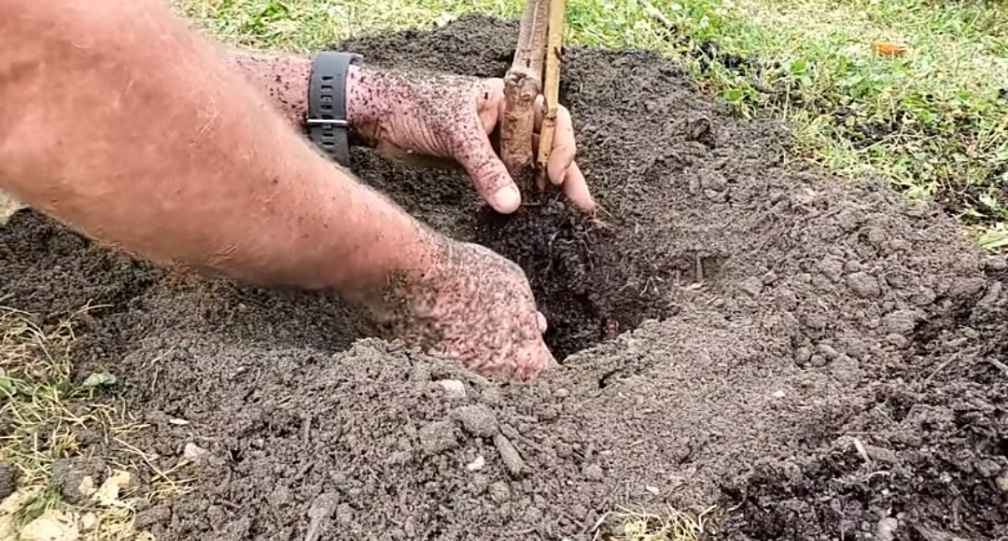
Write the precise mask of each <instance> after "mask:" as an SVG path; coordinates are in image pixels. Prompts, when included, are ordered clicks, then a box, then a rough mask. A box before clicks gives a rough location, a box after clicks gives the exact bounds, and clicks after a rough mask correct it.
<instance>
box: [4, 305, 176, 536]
mask: <svg viewBox="0 0 1008 541" xmlns="http://www.w3.org/2000/svg"><path fill="white" fill-rule="evenodd" d="M88 309H90V308H88ZM88 309H82V310H81V311H79V312H78V313H75V314H71V315H69V316H67V317H66V318H64V319H62V320H60V321H57V322H54V323H41V322H40V321H39V318H37V317H35V316H33V315H32V314H28V313H25V312H21V311H19V310H14V309H11V308H6V307H3V306H0V420H2V422H0V462H2V463H4V464H7V465H9V466H11V467H13V468H14V470H15V474H16V477H17V488H18V491H17V493H16V494H15V495H14V496H12V497H11V499H10V500H5V502H7V503H6V504H5V506H4V508H0V539H8V538H12V537H10V536H12V535H14V534H16V533H17V532H18V531H20V530H21V529H22V528H30V527H33V526H32V525H33V524H34V526H38V524H39V522H43V521H44V519H45V518H46V517H48V518H52V519H53V520H56V521H57V522H58V523H60V524H66V525H74V527H77V528H79V529H81V533H82V537H81V539H89V540H97V541H112V540H120V539H140V538H139V537H137V532H136V531H134V530H133V526H132V524H133V509H132V506H130V505H128V504H126V503H125V502H118V501H117V502H116V505H107V504H105V503H103V502H100V501H99V502H90V501H89V502H84V503H81V504H79V505H69V504H67V503H66V502H64V501H62V497H61V493H60V489H59V488H58V487H56V486H54V484H53V483H52V467H53V464H54V462H56V461H57V460H60V459H64V458H70V457H75V456H80V455H81V454H82V453H85V452H87V453H90V452H92V451H93V449H85V448H84V447H83V446H82V444H81V441H80V439H79V434H81V433H83V432H90V433H92V434H97V435H99V437H100V438H102V441H105V442H116V443H117V444H118V445H111V446H110V448H115V453H114V454H113V455H109V456H106V457H104V458H106V459H107V460H109V461H110V464H115V466H116V469H117V470H124V471H127V472H128V471H130V470H136V467H135V463H136V460H133V456H134V455H135V454H136V451H135V448H133V447H132V446H130V445H129V444H128V443H126V440H128V439H130V435H131V434H133V433H135V432H136V431H139V430H142V429H143V428H145V425H142V424H141V423H138V422H136V421H135V420H133V419H132V418H131V417H130V416H129V415H128V414H127V413H126V412H125V411H124V409H123V408H122V407H121V404H117V403H114V402H112V401H110V400H109V398H108V396H107V395H106V393H104V392H102V391H101V390H100V389H99V388H100V387H102V386H103V385H105V384H107V383H108V382H109V381H110V378H109V376H107V375H103V374H99V375H97V376H98V377H96V376H92V377H91V378H88V379H86V380H85V381H84V382H82V383H75V382H74V380H73V378H72V376H71V362H70V348H71V347H72V345H73V343H74V342H75V340H76V334H75V333H74V324H75V322H76V320H77V318H79V317H80V316H82V315H83V314H84V313H85V312H86V311H87V310H88ZM98 482H100V480H99V481H98ZM96 488H97V487H96ZM176 493H179V491H178V490H176V486H175V484H174V482H173V481H171V480H168V481H166V482H165V483H157V482H156V483H153V484H152V486H151V487H148V493H147V494H145V496H146V497H147V498H148V499H149V500H154V499H156V498H160V497H165V496H170V495H173V494H176Z"/></svg>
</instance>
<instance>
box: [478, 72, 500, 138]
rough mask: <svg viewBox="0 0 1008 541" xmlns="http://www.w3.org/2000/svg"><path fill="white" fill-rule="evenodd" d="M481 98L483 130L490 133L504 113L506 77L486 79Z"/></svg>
mask: <svg viewBox="0 0 1008 541" xmlns="http://www.w3.org/2000/svg"><path fill="white" fill-rule="evenodd" d="M481 91H482V94H481V95H480V99H479V117H480V123H481V124H483V131H485V132H486V133H487V135H490V134H491V133H493V131H494V127H496V126H497V122H499V120H500V118H501V114H503V110H502V107H503V106H504V79H484V80H483V82H482V89H481Z"/></svg>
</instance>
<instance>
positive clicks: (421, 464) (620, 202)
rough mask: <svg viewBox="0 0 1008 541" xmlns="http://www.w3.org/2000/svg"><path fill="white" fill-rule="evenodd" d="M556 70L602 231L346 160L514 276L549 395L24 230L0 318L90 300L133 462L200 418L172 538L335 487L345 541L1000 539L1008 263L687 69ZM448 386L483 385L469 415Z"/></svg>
mask: <svg viewBox="0 0 1008 541" xmlns="http://www.w3.org/2000/svg"><path fill="white" fill-rule="evenodd" d="M514 41H515V26H514V25H511V24H506V23H501V22H499V21H494V20H491V19H485V18H471V17H470V18H463V19H460V20H458V21H456V22H455V23H453V24H451V25H448V26H446V27H444V28H441V29H438V30H437V31H434V32H430V33H425V32H405V33H401V34H395V35H391V36H378V37H373V38H366V39H362V40H359V41H355V42H353V43H350V44H346V45H344V46H341V47H344V48H346V49H349V50H355V51H359V52H362V53H364V54H365V56H366V57H367V58H368V60H369V62H374V63H377V64H380V65H385V66H391V67H396V68H400V69H420V68H426V69H440V70H447V71H453V72H460V73H469V74H473V75H479V76H501V75H502V74H503V73H504V72H505V71H506V70H507V68H508V65H509V60H510V58H511V55H512V53H513V46H514ZM564 73H565V75H564V81H563V83H562V85H561V101H562V102H563V103H564V104H565V105H567V106H568V108H570V109H571V111H572V114H573V117H574V119H575V121H576V124H577V126H576V128H577V138H578V142H579V149H580V156H579V164H580V165H581V167H582V169H583V170H584V171H585V174H586V175H587V177H588V179H589V182H590V184H591V186H592V188H593V190H594V194H595V195H596V196H597V198H598V200H599V201H600V203H601V204H602V205H603V207H604V208H606V209H607V211H608V212H609V215H607V216H604V219H605V223H604V224H603V223H596V222H592V221H590V220H585V219H583V218H582V217H580V216H579V215H578V214H577V213H573V212H571V211H570V209H568V208H567V206H566V205H565V204H564V203H563V202H562V201H560V200H559V199H556V200H553V199H550V198H547V199H546V200H545V201H544V202H543V203H542V204H541V205H539V206H538V207H529V208H526V209H523V211H522V212H524V213H525V214H524V218H523V217H521V216H516V217H514V218H512V219H510V220H506V221H501V222H493V221H489V220H488V219H487V218H486V217H485V216H484V215H483V214H481V213H480V212H478V209H479V208H480V202H479V198H478V196H477V195H475V194H474V193H473V191H472V190H471V187H470V186H469V183H468V180H467V179H465V178H464V177H463V176H461V175H459V174H457V173H455V172H439V171H429V170H415V169H410V168H407V167H404V166H402V165H400V164H393V163H389V162H386V161H384V160H382V159H381V158H379V157H377V156H375V155H374V154H372V153H370V152H368V151H365V150H357V151H355V154H354V160H355V161H354V169H355V171H357V172H359V174H360V175H361V176H362V177H363V179H364V180H365V181H366V182H368V183H369V184H371V185H373V186H375V187H377V188H379V189H381V190H382V191H385V192H387V193H388V194H390V196H391V197H392V198H393V199H395V200H396V201H398V202H399V203H401V204H402V205H404V206H406V207H407V208H408V209H409V210H410V212H412V213H414V214H415V215H417V216H419V217H420V218H421V219H423V220H425V221H426V222H428V223H431V224H433V226H434V227H436V228H438V229H439V230H441V231H444V232H446V233H449V234H452V235H454V236H455V237H457V238H460V239H465V240H480V239H482V240H485V241H486V242H487V243H488V244H492V245H493V246H494V247H495V248H497V249H499V250H501V251H502V252H503V253H504V254H505V255H507V256H508V257H511V258H513V259H515V260H517V261H518V262H519V263H520V264H521V265H522V267H523V268H524V269H525V271H526V273H527V274H528V275H529V277H530V281H531V282H532V284H533V287H534V288H536V293H537V300H538V302H539V303H540V308H541V309H542V310H543V311H544V312H546V314H547V316H548V317H549V318H550V325H551V329H552V330H551V331H550V335H549V336H548V337H547V338H548V340H549V341H550V343H551V344H552V345H553V347H554V348H555V350H558V351H563V352H564V354H569V355H566V360H565V363H564V365H563V366H562V367H560V368H558V369H556V370H554V371H552V372H551V373H549V374H547V375H545V376H544V378H543V379H542V380H541V381H539V382H538V383H536V384H533V385H521V386H515V385H497V384H493V383H487V382H486V381H485V380H483V379H482V378H477V377H475V376H472V375H470V374H467V373H465V372H464V371H462V370H460V369H458V367H456V366H454V365H452V364H451V363H445V362H442V361H438V360H435V359H431V358H429V357H426V356H423V355H418V354H416V353H414V352H410V351H408V350H406V349H404V348H402V346H401V345H399V344H389V343H386V342H383V341H378V340H371V339H365V340H360V341H357V340H356V337H358V336H360V332H361V331H362V330H363V329H364V327H363V326H361V325H360V322H359V321H358V319H357V316H356V315H355V314H354V313H352V312H350V311H348V310H347V309H346V307H345V306H344V305H342V304H340V303H339V302H338V301H336V300H334V299H332V298H327V297H325V296H320V295H302V294H294V293H287V292H276V291H266V290H261V289H256V288H247V287H237V286H234V285H232V284H229V283H225V282H216V281H205V280H201V279H197V278H194V277H190V276H185V275H180V274H174V273H169V272H165V271H162V270H157V269H154V268H152V267H150V266H148V265H145V264H142V263H138V262H136V261H134V260H132V259H130V258H128V257H126V256H123V255H121V254H117V253H115V252H112V251H109V250H106V249H103V248H100V247H97V246H95V245H93V244H91V243H89V242H87V241H86V240H84V239H82V238H80V237H79V236H77V235H74V234H72V233H69V232H67V231H66V229H64V228H62V227H59V226H57V225H55V224H53V223H52V222H50V221H48V220H46V219H44V218H41V217H40V216H38V215H36V214H33V213H31V212H20V213H18V214H16V215H14V217H13V219H12V221H11V222H10V223H9V224H8V225H7V226H3V227H0V266H2V268H3V269H4V272H5V278H6V279H5V280H3V281H0V298H3V299H5V300H4V304H7V305H10V306H11V307H13V308H18V309H22V310H25V311H28V312H31V313H37V314H43V315H45V316H46V317H49V318H52V320H59V319H60V314H63V315H65V314H67V313H70V312H73V311H76V310H77V309H79V308H80V307H81V306H84V305H86V304H88V303H89V302H90V303H91V305H92V306H94V307H96V308H94V309H92V310H90V311H89V312H88V314H89V318H88V319H87V321H84V322H82V324H81V325H80V326H79V328H75V332H76V333H77V335H78V341H77V343H76V345H75V349H74V351H73V357H74V361H75V363H76V365H77V370H78V371H79V376H80V379H83V378H84V377H86V376H87V375H88V374H92V373H102V372H109V373H114V374H116V376H117V377H118V378H119V382H120V384H119V385H118V386H117V388H116V389H118V390H117V391H116V392H119V393H122V399H123V400H125V404H126V406H127V407H128V408H129V409H130V411H131V412H133V413H134V414H135V415H136V416H137V418H139V419H147V420H151V421H150V423H149V424H150V428H148V429H145V430H144V431H138V432H136V433H135V434H133V435H132V437H131V443H132V444H133V445H135V446H137V447H138V449H140V450H143V451H144V452H146V453H148V455H147V456H148V457H150V458H151V460H152V463H153V464H154V465H155V466H157V467H158V468H159V469H161V470H162V471H168V470H169V469H171V468H172V467H174V466H176V465H177V459H178V456H177V455H178V450H179V449H181V448H182V447H183V446H184V444H185V443H186V442H188V441H193V427H198V428H199V435H200V437H201V438H200V439H199V440H198V442H199V444H200V445H205V446H206V448H207V450H208V451H210V453H211V454H212V456H213V457H215V460H219V461H220V463H219V464H218V463H216V462H215V463H214V464H213V467H201V468H200V467H194V468H192V469H191V470H187V471H186V472H185V473H186V476H187V477H194V478H195V479H196V481H194V483H193V484H192V486H191V487H189V488H190V489H191V490H190V492H188V493H187V494H186V495H185V496H184V497H180V498H177V499H175V500H172V501H170V502H169V503H168V504H167V505H169V506H170V507H171V511H172V514H171V520H170V521H165V522H161V523H157V524H153V525H152V526H151V533H152V534H154V535H155V536H156V537H157V539H159V540H162V541H174V540H182V539H208V538H214V539H218V538H230V539H256V538H260V539H277V538H281V539H304V537H305V535H306V534H307V533H308V532H307V529H308V527H309V524H308V522H309V521H308V520H307V519H306V517H307V512H308V510H309V509H310V508H311V506H312V502H313V501H314V499H315V498H316V496H317V495H319V494H323V493H336V494H339V496H340V498H341V500H340V501H341V503H340V505H339V506H338V507H337V510H336V512H335V513H334V514H333V515H332V516H330V517H329V518H327V519H323V520H322V522H323V523H324V524H325V526H326V530H325V532H326V534H324V535H331V534H334V532H338V535H339V537H341V538H355V539H357V538H368V537H369V536H373V535H374V532H388V536H389V537H390V538H391V537H394V536H399V537H400V538H404V539H417V538H421V539H422V538H439V539H475V538H485V535H484V534H485V532H502V533H501V537H504V536H505V535H508V533H509V532H510V533H513V535H512V537H514V538H530V537H531V538H535V537H536V536H539V537H540V538H544V539H562V538H564V537H568V538H571V539H592V538H594V537H595V536H596V535H598V536H599V537H600V538H605V536H606V535H609V534H611V533H613V532H616V531H622V530H619V526H620V525H619V524H615V523H613V522H612V521H613V520H618V517H619V515H618V514H616V513H610V514H608V515H607V514H606V513H607V512H609V511H616V510H619V509H642V510H644V511H647V512H649V513H653V514H660V513H663V512H666V511H667V509H668V508H669V506H671V507H672V508H675V509H691V508H696V509H707V508H708V507H709V506H711V505H717V507H718V509H717V511H716V512H714V513H711V515H710V516H719V517H721V524H720V528H719V532H721V534H722V535H721V536H722V537H723V538H726V539H733V540H736V539H737V540H756V539H759V540H769V539H801V540H805V539H837V538H840V537H841V536H843V538H844V539H847V540H868V539H869V538H871V539H876V538H877V537H876V536H879V535H881V534H882V533H884V531H885V528H886V527H883V528H882V530H880V524H883V525H891V521H886V519H889V518H896V519H897V521H898V525H897V527H896V529H895V530H893V531H892V535H893V538H894V539H895V540H899V541H905V540H920V539H927V537H926V536H928V535H932V536H934V535H942V536H945V537H940V538H941V539H952V538H956V537H958V538H962V539H970V540H973V541H982V540H991V541H993V540H994V539H997V536H998V535H1003V532H1005V531H1008V511H1006V509H1008V493H1006V492H1005V489H1004V487H1005V485H1006V483H1005V482H1004V478H1005V473H1004V472H1005V471H1008V456H1006V444H1005V442H1008V405H1006V397H1008V377H1006V371H1008V368H1006V367H1005V364H1006V362H1005V359H1006V358H1008V350H1006V346H1005V344H1008V294H1006V292H1005V289H1004V287H1003V284H1004V283H1006V282H1008V265H1006V264H1003V262H999V261H997V260H991V259H989V258H987V257H982V256H981V255H980V254H978V253H977V252H976V251H975V249H974V248H973V247H972V246H970V245H969V244H968V242H967V241H966V240H965V239H963V238H962V235H961V232H960V230H959V229H958V226H957V225H956V224H955V223H954V222H953V221H952V220H950V219H948V218H946V217H945V216H943V214H942V212H941V211H940V209H936V208H930V207H910V206H908V205H906V204H905V203H904V202H903V200H902V199H901V198H900V197H899V196H897V195H896V194H894V193H893V192H892V191H891V190H889V189H888V188H886V187H885V186H882V185H879V184H877V183H875V182H873V181H872V180H871V179H862V181H859V182H844V181H841V180H838V179H835V178H832V177H829V176H827V175H824V174H823V173H822V172H821V171H818V170H816V169H815V168H812V167H810V166H808V165H804V164H803V163H802V162H801V161H799V160H796V159H794V158H793V152H794V151H793V150H792V149H791V148H790V147H789V145H788V144H787V141H788V134H787V132H786V131H785V130H783V129H782V128H781V127H780V126H777V125H775V124H769V123H765V122H760V121H755V122H744V121H741V120H738V119H736V118H733V117H732V116H730V115H729V114H727V113H726V112H725V111H723V110H722V109H721V108H720V107H719V106H718V105H717V104H716V103H714V102H713V101H712V99H711V98H709V97H707V96H706V95H704V94H703V93H701V92H699V91H697V90H696V88H695V87H694V85H693V84H692V83H691V82H690V81H689V80H688V78H686V77H685V75H684V74H683V73H682V71H681V70H680V69H679V68H678V66H676V65H675V64H674V63H672V62H670V61H668V60H666V59H662V58H659V57H657V56H655V55H652V54H648V53H638V52H611V51H594V50H584V49H571V50H569V51H567V54H566V56H565V72H564ZM699 118H704V119H706V121H707V125H708V127H709V129H702V130H701V129H699V128H698V127H697V126H698V122H697V120H696V119H699ZM701 124H702V123H701ZM698 134H700V136H701V137H700V139H701V140H698V137H697V135H698ZM519 233H521V234H519ZM858 273H862V274H863V275H864V276H869V277H872V278H874V280H875V284H876V285H877V287H878V292H877V294H876V293H875V289H874V286H871V285H869V286H866V287H864V288H863V290H864V291H865V292H866V293H868V295H866V296H863V295H862V294H860V293H858V291H856V290H855V289H854V287H852V284H855V285H857V284H861V283H862V282H864V281H863V280H862V279H861V276H860V275H857V274H858ZM852 275H857V276H854V277H853V278H851V276H852ZM865 283H866V282H865ZM858 287H861V286H858ZM99 306H100V307H101V308H97V307H99ZM559 356H564V355H558V357H559ZM441 380H456V381H458V382H460V383H461V384H462V385H463V387H464V388H465V389H467V390H468V392H467V393H466V395H465V396H464V397H460V398H458V399H454V400H447V399H446V397H445V395H446V393H445V392H444V389H442V388H440V387H439V386H437V385H434V384H432V383H431V382H434V381H441ZM96 392H97V393H111V392H113V391H112V390H106V389H104V388H99V390H97V391H96ZM119 404H120V402H118V401H117V402H116V405H117V407H118V405H119ZM466 406H482V407H485V408H487V409H489V410H490V411H491V412H493V415H494V416H495V417H496V420H497V425H498V427H499V433H500V434H501V435H503V436H504V437H506V438H507V440H508V441H509V442H510V443H511V444H513V446H514V447H515V448H516V452H520V459H521V461H522V462H523V463H524V468H523V471H524V472H525V473H524V475H523V476H522V477H521V478H520V479H514V478H513V477H512V472H511V470H510V469H509V466H508V465H507V463H506V462H505V461H504V460H502V459H499V458H498V457H499V456H500V451H499V449H498V447H497V445H495V444H494V442H493V441H492V440H490V439H486V438H483V437H477V436H474V435H472V434H470V433H469V432H468V431H467V430H464V429H463V426H462V425H461V423H462V422H461V421H456V420H455V418H454V417H453V414H452V412H453V411H454V410H456V409H457V408H460V407H466ZM156 412H161V414H160V415H157V414H156ZM306 414H310V415H311V422H310V438H308V439H307V441H306V440H305V438H304V436H303V427H304V420H305V415H306ZM171 418H178V419H186V420H187V421H190V422H191V425H189V426H175V425H172V424H170V423H169V422H168V419H171ZM157 419H164V420H163V422H162V421H157ZM432 425H433V426H435V427H436V428H435V429H432V428H429V427H430V426H432ZM449 427H450V428H449ZM421 432H423V434H422V435H421ZM445 434H454V443H453V444H446V443H444V442H450V441H451V439H452V438H451V437H442V436H444V435H445ZM852 438H855V439H857V441H858V442H860V444H861V447H862V448H863V449H864V455H866V456H867V457H868V460H865V459H864V457H863V456H862V453H861V452H859V451H858V449H857V448H856V446H853V445H852V444H851V442H852ZM424 441H426V442H427V444H426V445H424V444H423V443H422V442H424ZM82 446H83V447H82V449H81V452H82V453H86V454H90V455H94V456H102V453H103V452H104V449H105V448H104V447H103V442H102V439H101V438H91V439H88V440H87V442H86V443H82ZM478 456H483V457H484V458H485V464H484V466H483V468H482V469H480V470H479V471H476V472H472V471H468V470H467V469H466V467H465V466H466V465H467V464H469V463H472V461H473V459H474V458H476V457H478ZM110 463H111V462H110ZM593 465H597V466H598V467H599V468H601V470H602V472H603V476H602V478H601V479H600V480H595V479H596V478H597V475H596V474H597V473H598V472H597V471H596V470H595V469H594V467H592V466H593ZM589 468H591V469H590V470H589ZM190 474H191V475H190ZM143 477H144V478H143V479H141V482H145V483H152V482H154V481H155V480H156V479H158V478H157V476H156V474H155V473H154V472H153V471H147V472H145V473H143ZM96 481H99V482H100V481H101V479H97V478H96ZM278 485H283V486H284V487H286V490H287V493H286V494H285V495H284V497H283V498H276V497H275V495H276V494H278ZM281 492H283V491H281ZM271 502H282V503H277V504H276V505H274V503H271ZM648 516H651V515H648ZM921 532H924V533H921ZM481 536H482V537H481ZM949 536H951V537H949Z"/></svg>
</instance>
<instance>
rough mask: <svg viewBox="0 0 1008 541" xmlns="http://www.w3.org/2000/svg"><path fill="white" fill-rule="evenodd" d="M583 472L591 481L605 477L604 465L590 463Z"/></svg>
mask: <svg viewBox="0 0 1008 541" xmlns="http://www.w3.org/2000/svg"><path fill="white" fill-rule="evenodd" d="M583 473H584V476H585V479H588V480H589V481H601V480H602V478H603V477H604V473H603V472H602V466H599V465H598V464H589V465H587V466H585V468H584V472H583Z"/></svg>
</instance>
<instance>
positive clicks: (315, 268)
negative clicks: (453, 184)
mask: <svg viewBox="0 0 1008 541" xmlns="http://www.w3.org/2000/svg"><path fill="white" fill-rule="evenodd" d="M0 12H3V13H5V14H7V13H10V14H12V16H5V17H0V51H2V52H0V100H2V103H4V107H2V108H0V183H2V184H3V186H4V187H6V188H7V189H10V190H12V191H13V192H15V193H16V194H18V195H19V196H20V197H22V198H23V199H25V200H27V201H28V202H30V203H31V204H32V205H33V206H35V207H36V208H39V209H41V210H43V211H45V212H47V213H50V214H52V215H54V216H56V217H58V218H60V219H62V220H64V221H67V222H69V223H71V224H73V225H75V226H76V227H77V228H79V229H81V230H83V231H85V232H87V233H89V234H90V235H92V236H94V237H97V238H99V239H102V240H105V241H108V242H112V243H115V244H118V245H120V246H122V247H123V248H126V249H128V250H131V251H134V252H138V253H140V254H142V255H144V256H147V257H150V258H152V259H154V260H156V261H159V262H165V263H167V262H171V263H179V264H184V265H188V266H193V267H198V268H204V269H209V270H213V271H217V272H221V273H225V274H228V275H230V276H233V277H236V278H240V279H244V280H248V281H253V282H259V283H276V284H289V285H297V286H304V287H328V286H333V287H337V288H341V289H344V290H346V289H348V288H354V287H364V286H368V285H371V284H369V283H368V282H380V281H381V280H382V279H383V276H382V273H384V272H394V271H396V270H398V269H400V268H401V267H402V266H403V261H409V260H410V258H413V259H414V260H417V261H418V264H419V260H420V259H422V258H423V257H424V255H425V251H424V250H425V249H426V247H425V246H426V245H425V243H426V241H425V240H423V238H424V237H426V233H424V232H423V231H422V228H421V227H420V226H419V224H417V223H416V222H415V221H413V220H412V219H411V218H409V217H408V216H406V215H405V214H404V213H402V212H401V211H400V210H399V209H397V208H396V207H395V206H393V205H391V204H390V203H388V202H386V201H385V200H384V199H383V198H381V197H379V196H377V195H376V194H374V193H373V192H371V191H370V190H368V189H366V188H364V187H362V186H361V185H359V184H358V183H356V182H355V181H353V180H352V178H350V176H349V175H348V174H346V173H344V172H342V171H341V170H339V169H337V168H335V167H334V166H332V164H331V163H330V162H328V161H327V160H325V159H323V158H321V157H319V156H318V155H317V154H316V153H315V152H314V151H313V150H312V149H311V147H310V146H308V144H307V143H306V142H304V141H303V140H302V138H301V137H299V136H298V135H297V133H296V132H295V131H294V130H292V129H290V127H289V126H288V125H287V124H286V123H285V121H284V119H283V118H282V117H281V116H280V115H279V114H277V113H276V111H275V109H274V106H273V105H272V104H270V103H269V102H267V100H266V99H264V97H263V96H262V95H261V93H260V92H258V91H256V90H255V89H253V88H252V87H251V86H250V85H248V84H247V83H245V82H244V81H243V80H242V79H241V78H240V77H239V76H238V75H237V74H235V73H234V71H233V70H229V69H228V68H227V67H226V65H225V64H224V63H223V62H221V61H220V57H219V54H218V52H217V51H215V50H213V49H212V48H211V47H210V46H209V45H207V44H205V43H204V42H202V41H201V40H200V39H199V38H197V37H196V36H194V35H193V34H191V33H190V32H189V31H188V30H187V29H186V28H185V27H184V25H182V24H181V23H180V22H179V21H177V20H175V19H174V17H173V16H172V15H171V14H170V13H169V12H168V10H167V9H166V8H165V7H164V6H163V5H162V4H161V3H160V2H157V1H155V0H143V1H134V2H126V3H122V2H117V1H113V0H101V1H95V2H89V3H86V4H82V3H79V2H71V1H54V2H37V3H31V4H24V3H20V2H13V1H6V0H5V1H0ZM155 42H156V45H155V44H154V43H155Z"/></svg>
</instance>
